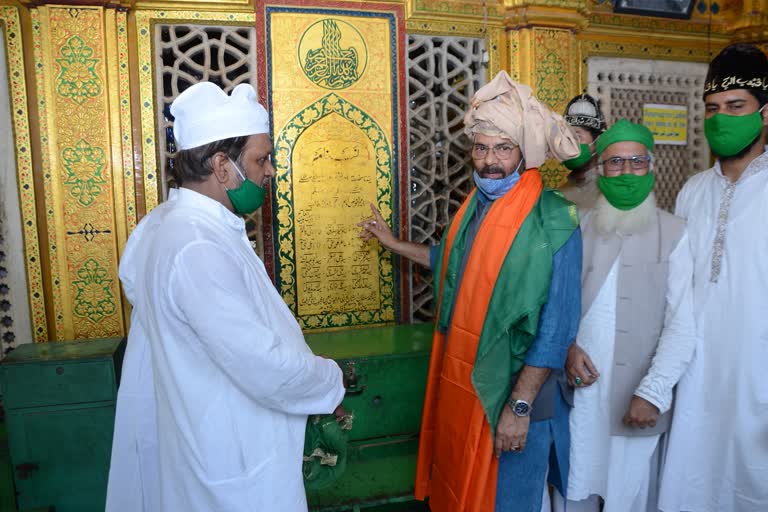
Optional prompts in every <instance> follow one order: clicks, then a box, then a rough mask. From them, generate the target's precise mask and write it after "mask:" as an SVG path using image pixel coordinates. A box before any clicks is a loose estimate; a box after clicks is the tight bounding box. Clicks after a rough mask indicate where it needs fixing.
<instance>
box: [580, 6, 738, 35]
mask: <svg viewBox="0 0 768 512" xmlns="http://www.w3.org/2000/svg"><path fill="white" fill-rule="evenodd" d="M588 22H589V27H590V29H591V30H593V29H598V30H601V29H609V30H610V29H613V30H614V31H617V32H621V33H624V34H626V33H627V29H632V31H631V33H632V35H639V36H641V37H642V36H646V37H647V36H648V35H649V34H650V35H660V34H665V35H666V34H670V35H677V36H681V37H686V36H691V35H695V36H704V37H706V36H708V35H710V34H711V35H726V34H727V32H728V27H727V26H726V25H725V24H724V23H722V22H719V23H712V24H709V23H706V22H704V21H703V20H701V21H696V20H674V19H667V18H657V17H653V16H632V15H626V14H614V13H602V12H592V13H591V15H590V16H589V17H588Z"/></svg>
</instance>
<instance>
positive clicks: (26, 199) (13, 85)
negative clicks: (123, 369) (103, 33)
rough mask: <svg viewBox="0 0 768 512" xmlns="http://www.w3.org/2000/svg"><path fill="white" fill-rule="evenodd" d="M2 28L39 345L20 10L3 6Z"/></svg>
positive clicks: (43, 324) (41, 316)
mask: <svg viewBox="0 0 768 512" xmlns="http://www.w3.org/2000/svg"><path fill="white" fill-rule="evenodd" d="M0 24H2V28H3V30H4V32H5V53H6V58H7V59H8V62H7V66H8V82H9V83H8V86H9V87H8V90H9V91H10V98H9V99H10V103H11V122H12V125H13V138H14V146H15V154H16V179H17V180H18V186H19V199H20V206H21V222H22V232H23V234H24V260H25V268H26V273H27V288H28V292H29V307H30V316H31V321H32V333H33V336H34V338H35V341H38V342H41V341H47V340H48V325H47V321H46V316H45V300H44V295H45V292H44V288H43V276H42V267H41V264H40V240H39V239H38V235H37V215H36V210H35V208H36V202H35V185H34V179H33V169H32V148H31V146H30V135H29V110H28V107H27V84H26V78H25V77H24V52H23V49H22V31H21V23H20V20H19V10H18V8H16V7H13V6H0Z"/></svg>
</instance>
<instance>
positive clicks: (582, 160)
mask: <svg viewBox="0 0 768 512" xmlns="http://www.w3.org/2000/svg"><path fill="white" fill-rule="evenodd" d="M565 121H566V122H567V123H568V124H569V125H571V129H572V130H573V133H575V134H576V136H577V137H578V138H579V147H580V148H581V152H580V153H579V156H577V157H576V158H571V159H568V160H565V161H564V162H563V165H565V166H566V167H567V168H568V169H569V170H570V171H571V172H570V174H568V182H567V183H566V184H565V185H564V186H563V187H562V188H561V189H560V191H561V192H562V193H563V195H564V196H565V198H566V199H568V200H569V201H571V202H573V203H574V204H575V205H576V207H577V208H579V210H589V209H590V208H592V207H593V206H594V205H595V201H597V197H598V196H599V195H600V193H599V192H598V190H597V153H596V152H595V141H597V138H598V137H599V136H600V134H601V133H603V132H604V131H605V117H603V112H602V111H601V110H600V105H599V104H598V102H597V100H596V99H595V98H593V97H592V96H590V95H589V94H579V95H578V96H576V97H575V98H573V99H572V100H571V101H570V103H568V106H567V107H566V108H565Z"/></svg>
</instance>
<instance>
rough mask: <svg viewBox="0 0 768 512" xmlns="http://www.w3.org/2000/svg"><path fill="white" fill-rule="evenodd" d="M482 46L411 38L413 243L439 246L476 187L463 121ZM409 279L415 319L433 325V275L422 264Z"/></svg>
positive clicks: (481, 74)
mask: <svg viewBox="0 0 768 512" xmlns="http://www.w3.org/2000/svg"><path fill="white" fill-rule="evenodd" d="M484 47H485V42H484V40H483V39H476V38H466V37H443V36H440V37H437V36H423V35H409V36H408V126H409V132H408V137H409V153H408V156H409V158H408V161H409V166H410V167H409V168H410V173H409V178H410V181H409V183H408V194H409V197H408V199H409V205H410V223H409V233H408V236H409V237H410V240H412V241H414V242H419V243H437V242H439V241H440V236H441V235H442V229H443V228H445V227H446V226H447V225H448V222H449V220H450V219H451V217H452V216H453V214H454V213H455V212H456V210H458V208H459V206H461V203H462V201H463V200H464V199H465V198H466V196H467V194H468V193H469V191H470V190H471V188H472V186H473V184H472V160H471V158H470V147H471V141H470V140H469V139H468V138H467V136H466V135H464V133H463V116H464V111H465V110H466V107H467V105H468V104H469V99H470V98H471V97H472V95H473V94H474V93H475V91H477V89H479V88H480V87H481V86H482V85H483V84H484V83H485V67H484V66H483V64H482V63H483V50H484ZM410 275H411V278H412V283H411V290H412V297H411V319H412V320H414V321H422V320H429V319H431V318H432V317H433V315H434V312H433V310H432V276H431V274H430V272H429V271H427V270H425V269H424V268H422V267H421V266H418V265H412V268H411V272H410Z"/></svg>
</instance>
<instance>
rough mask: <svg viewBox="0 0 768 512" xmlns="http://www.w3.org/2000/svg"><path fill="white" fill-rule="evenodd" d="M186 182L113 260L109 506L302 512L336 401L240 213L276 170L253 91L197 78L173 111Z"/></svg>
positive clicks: (333, 375)
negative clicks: (122, 342) (319, 418)
mask: <svg viewBox="0 0 768 512" xmlns="http://www.w3.org/2000/svg"><path fill="white" fill-rule="evenodd" d="M171 112H172V113H173V114H174V116H175V118H176V119H175V124H174V132H175V136H176V142H177V144H178V146H179V148H180V149H181V151H180V153H179V154H178V155H177V156H176V159H175V163H176V166H175V168H174V171H175V174H176V179H177V182H179V184H180V188H179V189H177V190H174V191H173V193H172V194H171V196H170V198H169V200H168V201H167V202H166V203H164V204H162V205H161V206H159V207H158V208H156V209H155V210H154V211H153V212H151V213H150V214H149V215H148V216H147V217H146V218H144V219H143V220H142V222H141V223H140V224H139V226H138V227H137V228H136V230H135V231H134V233H133V234H132V235H131V237H130V239H129V241H128V245H127V247H126V251H125V253H124V255H123V259H122V261H121V263H120V279H121V281H122V283H123V286H124V289H125V292H126V296H127V297H128V300H129V301H130V302H131V304H132V305H133V313H132V316H131V330H130V332H129V337H128V347H127V351H126V357H125V361H124V366H123V375H122V381H121V386H120V391H119V395H118V404H117V416H116V423H115V434H114V442H113V450H112V463H111V468H110V475H109V487H108V493H107V494H108V496H107V510H108V511H118V512H122V511H125V512H141V511H144V512H160V511H164V512H176V511H185V512H194V511H199V512H211V511H227V512H239V511H242V512H252V511H255V510H274V511H281V512H305V511H306V510H307V503H306V497H305V492H304V487H303V480H302V471H301V467H302V452H303V447H304V432H305V428H306V421H307V415H308V414H315V413H317V414H320V413H330V412H332V411H334V410H335V409H336V407H337V406H338V405H339V403H340V402H341V399H342V398H343V395H344V388H343V383H342V375H341V370H340V368H339V367H338V365H337V364H336V363H335V362H334V361H332V360H329V359H324V358H322V357H317V356H315V355H313V354H312V352H311V350H310V349H309V347H308V346H307V345H306V343H305V342H304V338H303V335H302V332H301V330H300V328H299V326H298V324H297V322H296V320H295V319H294V318H293V316H292V315H291V312H290V311H289V309H288V308H287V306H286V304H285V302H284V301H283V299H282V298H281V297H280V295H279V293H278V292H277V290H276V289H275V288H274V286H273V285H272V283H271V281H270V279H269V277H268V275H267V273H266V271H265V268H264V265H263V263H262V262H261V260H260V259H259V258H258V257H256V255H255V254H254V251H253V249H252V247H251V245H250V243H249V241H248V239H247V237H246V232H245V223H244V221H243V219H242V217H240V215H242V214H247V213H249V212H251V211H253V210H255V209H256V208H258V207H259V206H260V204H261V202H262V201H263V198H264V191H263V184H264V180H266V179H267V178H269V177H270V176H272V175H274V168H273V167H272V165H271V163H270V160H269V158H270V153H271V150H272V147H271V142H270V140H269V136H268V135H267V133H268V119H267V114H266V111H265V110H264V109H263V107H261V106H260V105H259V104H258V103H257V101H256V95H255V91H254V90H253V88H252V87H251V86H249V85H240V86H238V87H236V88H235V89H234V90H233V92H232V95H231V96H227V94H226V93H224V92H223V91H222V90H221V89H219V88H218V87H217V86H216V85H214V84H211V83H207V82H205V83H200V84H197V85H194V86H192V87H190V88H189V89H187V90H186V91H185V92H183V93H182V94H181V95H180V96H179V97H178V98H177V99H176V101H175V102H174V104H173V106H172V109H171Z"/></svg>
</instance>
